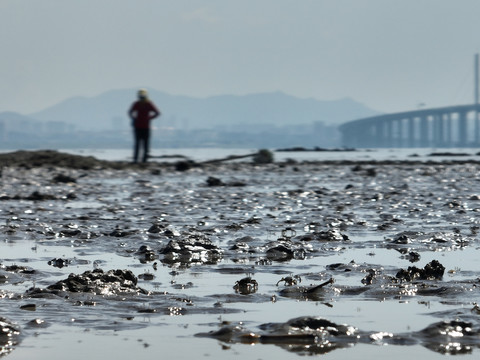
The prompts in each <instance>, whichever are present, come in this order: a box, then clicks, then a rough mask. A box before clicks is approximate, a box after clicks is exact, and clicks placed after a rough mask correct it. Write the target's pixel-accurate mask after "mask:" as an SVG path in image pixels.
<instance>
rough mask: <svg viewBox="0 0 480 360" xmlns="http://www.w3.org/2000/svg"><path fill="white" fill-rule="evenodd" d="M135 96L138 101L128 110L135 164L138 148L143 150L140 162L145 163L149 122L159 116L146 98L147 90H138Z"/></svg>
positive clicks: (147, 150) (158, 112)
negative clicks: (132, 135)
mask: <svg viewBox="0 0 480 360" xmlns="http://www.w3.org/2000/svg"><path fill="white" fill-rule="evenodd" d="M137 94H138V100H137V101H135V102H134V103H133V104H132V106H130V110H128V115H129V116H130V119H131V120H132V126H133V132H134V147H133V162H135V163H136V162H137V161H138V155H139V150H140V147H142V148H143V156H142V162H147V159H148V153H149V142H150V121H151V120H153V119H155V118H156V117H158V116H160V115H161V113H160V111H159V110H158V109H157V107H156V106H155V104H154V103H153V102H152V101H151V100H150V99H149V98H148V92H147V90H145V89H140V90H138V93H137Z"/></svg>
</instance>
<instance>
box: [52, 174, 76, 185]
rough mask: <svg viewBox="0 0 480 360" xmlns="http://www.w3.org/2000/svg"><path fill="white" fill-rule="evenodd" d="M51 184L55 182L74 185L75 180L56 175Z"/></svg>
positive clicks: (66, 176) (63, 175)
mask: <svg viewBox="0 0 480 360" xmlns="http://www.w3.org/2000/svg"><path fill="white" fill-rule="evenodd" d="M53 182H56V183H76V182H77V179H75V178H73V177H71V176H68V175H65V174H58V175H56V176H55V177H54V178H53Z"/></svg>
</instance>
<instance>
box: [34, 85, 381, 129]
mask: <svg viewBox="0 0 480 360" xmlns="http://www.w3.org/2000/svg"><path fill="white" fill-rule="evenodd" d="M148 90H149V94H150V98H151V99H152V101H154V102H155V104H156V105H157V106H158V108H159V109H160V110H161V112H162V115H163V116H162V117H161V118H160V120H159V121H161V122H164V123H168V124H170V125H171V126H174V127H184V128H188V129H189V130H192V129H208V128H216V129H218V128H225V129H236V128H242V127H252V126H253V127H255V126H262V125H265V126H287V125H291V126H294V125H299V124H309V123H313V122H323V123H324V124H327V125H339V124H341V123H343V122H346V121H349V120H355V119H358V118H363V117H367V116H373V115H377V114H378V112H377V111H375V110H372V109H369V108H368V107H366V106H364V105H362V104H360V103H358V102H356V101H354V100H352V99H350V98H345V99H340V100H334V101H320V100H316V99H313V98H307V99H303V98H298V97H294V96H291V95H288V94H285V93H282V92H271V93H259V94H250V95H242V96H240V95H219V96H211V97H206V98H195V97H189V96H183V95H171V94H168V93H165V92H161V91H158V90H154V89H148ZM136 91H137V90H136V89H123V90H112V91H108V92H105V93H103V94H100V95H98V96H94V97H72V98H69V99H67V100H65V101H62V102H60V103H59V104H57V105H54V106H51V107H49V108H47V109H45V110H42V111H39V112H36V113H32V114H29V115H28V117H29V118H32V119H35V120H40V121H43V122H64V123H67V124H71V125H74V126H75V128H76V129H78V130H90V131H95V130H107V129H112V128H115V126H117V127H118V126H125V127H126V126H129V124H130V121H129V119H128V116H127V110H128V108H129V107H130V104H131V103H132V102H133V101H134V100H135V99H136ZM155 121H157V120H155Z"/></svg>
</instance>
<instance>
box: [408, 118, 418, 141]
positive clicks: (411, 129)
mask: <svg viewBox="0 0 480 360" xmlns="http://www.w3.org/2000/svg"><path fill="white" fill-rule="evenodd" d="M407 123H408V126H407V128H408V131H407V134H408V146H409V147H415V145H416V144H415V118H413V117H410V118H408V120H407Z"/></svg>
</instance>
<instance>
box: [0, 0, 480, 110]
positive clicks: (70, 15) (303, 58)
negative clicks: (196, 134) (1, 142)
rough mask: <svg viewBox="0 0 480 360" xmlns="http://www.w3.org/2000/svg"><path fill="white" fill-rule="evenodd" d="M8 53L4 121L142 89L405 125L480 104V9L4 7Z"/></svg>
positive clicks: (0, 101) (185, 1)
mask: <svg viewBox="0 0 480 360" xmlns="http://www.w3.org/2000/svg"><path fill="white" fill-rule="evenodd" d="M0 51H1V52H0V112H1V111H17V112H20V113H23V114H27V113H29V112H33V111H38V110H42V109H43V108H46V107H48V106H51V105H53V104H55V103H58V102H60V101H61V100H64V99H66V98H69V97H72V96H79V95H80V96H95V95H98V94H100V93H102V92H105V91H108V90H112V89H120V88H121V89H123V88H137V87H151V88H155V89H157V90H162V91H165V92H168V93H172V94H181V95H191V96H196V97H207V96H212V95H220V94H238V95H243V94H250V93H258V92H270V91H283V92H285V93H288V94H291V95H294V96H298V97H302V98H308V97H313V98H316V99H319V100H333V99H340V98H345V97H350V98H353V99H354V100H356V101H359V102H361V103H364V104H365V105H367V106H369V107H371V108H373V109H375V110H379V111H383V112H396V111H407V110H412V109H415V108H417V107H418V106H419V104H420V103H425V105H426V107H437V106H448V105H454V104H465V103H472V102H473V97H474V95H473V93H474V91H473V77H474V66H473V62H474V60H473V59H474V54H475V53H477V52H480V1H479V0H238V1H237V0H203V1H200V0H0ZM132 96H133V95H132ZM160 105H161V104H160Z"/></svg>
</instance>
